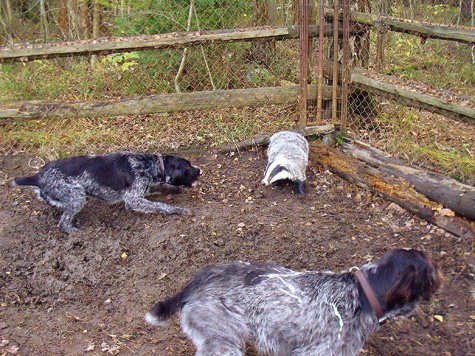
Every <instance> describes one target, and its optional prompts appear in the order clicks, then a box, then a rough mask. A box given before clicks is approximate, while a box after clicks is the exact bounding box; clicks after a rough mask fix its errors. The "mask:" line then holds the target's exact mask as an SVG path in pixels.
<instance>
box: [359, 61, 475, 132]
mask: <svg viewBox="0 0 475 356" xmlns="http://www.w3.org/2000/svg"><path fill="white" fill-rule="evenodd" d="M358 72H361V73H358ZM351 81H352V87H353V88H359V89H363V90H367V91H370V92H373V93H375V94H378V95H382V96H385V97H389V98H391V99H396V100H397V101H399V102H400V103H401V104H404V105H406V106H410V107H414V108H418V109H422V110H427V111H430V112H434V113H437V114H442V115H445V116H448V117H451V118H455V119H457V120H459V121H464V122H467V123H469V124H475V109H473V108H470V107H467V106H462V105H457V104H454V103H450V102H448V101H445V100H442V99H439V98H436V97H433V96H429V95H425V94H420V93H417V92H415V91H412V90H408V89H403V88H401V87H397V86H395V85H392V84H387V83H384V82H381V81H378V80H374V79H371V78H368V77H366V76H365V75H364V73H363V70H362V69H359V70H358V68H355V72H353V73H352V74H351Z"/></svg>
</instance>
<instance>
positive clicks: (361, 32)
mask: <svg viewBox="0 0 475 356" xmlns="http://www.w3.org/2000/svg"><path fill="white" fill-rule="evenodd" d="M300 3H301V1H299V0H254V1H253V0H240V1H229V0H175V1H151V0H134V1H131V0H120V1H119V0H117V1H114V0H38V1H37V0H35V1H33V0H5V1H2V3H1V5H0V20H1V21H0V45H1V46H17V47H20V48H22V47H25V48H26V47H31V46H34V45H40V44H43V43H49V45H48V46H51V47H54V46H56V45H58V44H59V43H62V42H68V41H75V42H74V43H85V44H89V45H91V44H94V43H96V42H101V41H107V40H104V38H108V39H109V40H108V41H110V42H111V43H114V42H115V41H120V40H114V39H117V38H122V37H127V38H132V39H134V40H137V41H140V40H141V39H143V40H144V41H145V40H149V39H150V38H151V37H150V36H164V37H163V38H165V37H166V38H173V37H176V38H180V36H182V34H183V33H190V34H193V33H204V32H206V31H214V32H213V33H216V34H219V35H222V36H225V35H226V34H229V33H231V32H232V33H233V34H234V35H237V34H239V33H240V32H245V31H246V30H247V29H250V28H253V29H255V28H256V27H257V28H259V29H260V30H261V31H265V30H267V29H275V28H284V27H287V26H294V27H297V28H298V20H299V6H300ZM309 5H310V8H311V9H310V10H311V11H310V25H314V26H318V25H319V23H318V20H319V18H320V13H319V9H320V4H319V2H312V1H310V4H309ZM323 5H324V9H325V16H324V21H325V24H326V25H328V26H330V28H331V27H332V26H333V20H332V15H331V10H332V9H333V7H334V2H333V1H325V3H324V4H323ZM342 6H343V1H340V5H339V8H340V9H341V8H342ZM350 10H351V11H352V17H351V19H352V21H351V24H350V37H349V58H348V60H346V61H345V60H344V59H343V55H342V48H343V43H342V36H340V38H339V41H338V50H337V51H335V48H334V47H335V44H334V39H333V37H332V35H331V34H330V35H326V36H325V37H324V42H323V58H324V61H325V63H324V65H323V73H324V82H323V84H324V85H327V86H328V87H330V86H331V85H332V84H333V75H332V68H331V66H332V64H331V63H332V62H331V61H332V60H333V58H334V57H335V55H336V56H337V57H338V61H339V70H340V77H339V79H338V81H339V85H340V84H341V83H340V81H341V73H342V72H341V70H342V69H345V68H346V67H349V68H350V69H351V73H352V78H351V79H352V80H353V79H355V77H353V76H354V75H361V76H364V77H366V78H371V79H372V80H375V81H378V82H382V83H386V84H388V85H393V86H397V87H398V88H404V89H405V90H408V91H411V92H416V93H419V94H425V95H430V96H433V97H436V98H440V99H443V100H445V101H449V102H451V103H454V104H457V105H461V106H464V107H468V108H472V109H473V108H475V100H474V97H475V89H474V88H475V64H474V57H473V56H474V53H473V51H474V49H473V44H472V43H468V42H466V41H465V42H463V41H452V40H443V39H439V38H428V37H427V36H426V35H425V34H424V33H422V34H421V33H415V32H414V33H412V34H408V32H410V31H401V30H400V29H398V28H396V29H395V27H391V26H392V24H391V23H390V21H397V22H398V23H408V24H421V25H427V24H430V25H434V26H444V28H445V29H451V28H457V29H464V30H467V31H474V24H473V0H457V1H454V0H451V1H448V0H442V1H432V2H429V3H427V2H420V1H417V0H404V1H403V0H398V1H389V0H381V1H373V2H370V1H363V0H361V1H357V2H355V1H353V2H351V4H350ZM358 14H362V15H358ZM363 15H364V16H363ZM365 16H366V17H365ZM340 29H341V25H340ZM414 34H416V35H414ZM254 35H255V34H254ZM429 37H430V36H429ZM157 38H158V37H157ZM160 38H162V37H160ZM310 42H311V50H310V57H309V58H310V61H309V63H310V64H309V69H310V71H309V73H310V76H309V84H317V82H318V64H319V62H320V58H321V57H320V53H319V49H320V45H319V40H318V38H317V37H311V41H310ZM71 43H72V42H71ZM299 75H300V74H299V40H298V35H297V36H293V37H292V36H288V37H286V38H285V39H283V38H280V39H278V40H276V39H275V38H274V39H272V38H271V37H269V38H261V39H259V37H255V38H247V39H246V40H232V41H231V40H229V41H207V42H206V43H203V44H202V45H196V46H192V47H187V48H183V47H180V46H179V45H176V43H174V44H171V45H170V46H168V47H161V48H160V49H147V50H135V51H134V50H127V51H124V52H123V53H122V52H121V53H112V54H99V55H90V56H82V57H76V56H73V55H67V56H65V57H63V58H53V59H43V60H35V61H30V62H27V63H26V62H25V63H14V64H2V65H1V71H0V105H1V106H3V107H4V108H5V109H9V108H13V107H16V106H18V105H23V103H24V102H29V103H31V102H38V101H46V102H51V103H59V102H65V103H74V102H81V103H85V104H87V103H96V104H98V103H104V102H108V103H110V102H113V103H123V104H124V106H125V107H127V105H129V106H130V111H129V112H127V111H123V112H122V114H121V115H115V114H114V111H113V110H111V111H110V113H107V112H106V113H105V114H103V115H102V117H101V118H90V119H87V118H81V117H80V116H78V117H77V118H74V119H51V120H28V121H17V120H15V121H13V120H4V121H2V122H1V125H2V131H1V133H0V134H1V136H2V137H1V138H2V142H3V144H2V150H3V151H4V152H18V151H21V150H36V151H38V152H42V155H43V156H44V157H45V158H46V159H53V158H58V157H61V156H66V155H70V154H77V153H92V152H94V153H100V152H106V151H112V150H116V149H128V148H130V149H136V150H151V151H162V152H184V151H187V150H188V151H190V150H191V151H192V152H199V151H200V150H202V149H207V148H209V147H214V146H216V145H219V144H222V143H225V142H233V141H239V140H243V139H246V138H249V137H252V136H254V135H257V134H263V133H271V132H275V131H278V130H281V129H289V128H294V127H296V126H297V125H298V119H299V112H298V105H297V103H296V102H295V100H294V99H292V98H291V97H290V95H289V97H288V100H280V101H279V103H278V104H277V105H276V104H273V103H272V102H270V101H269V102H268V103H266V102H265V101H264V102H262V101H261V102H260V104H259V105H257V106H252V105H249V106H247V105H246V104H245V103H241V105H239V108H238V107H234V108H232V107H231V108H226V107H224V105H222V104H220V105H218V104H216V105H215V107H212V108H208V109H200V108H201V106H200V102H198V101H196V102H193V101H191V102H190V101H188V102H187V105H186V110H175V109H174V110H170V111H169V112H155V113H151V112H147V111H145V109H144V110H142V111H141V108H140V107H138V106H140V105H145V104H141V103H143V101H140V100H139V99H146V98H148V97H153V96H157V95H163V94H171V93H182V94H184V95H185V94H187V93H190V94H191V93H196V92H202V91H204V92H214V91H216V90H220V89H222V90H227V91H229V90H241V89H253V90H255V89H258V88H275V87H282V86H289V87H295V86H297V85H298V83H299ZM350 82H351V81H350ZM356 84H358V83H357V82H355V81H354V80H353V83H352V84H350V88H349V94H348V117H347V122H346V129H347V131H346V135H347V136H349V137H350V138H354V139H358V140H363V141H365V142H367V143H370V144H371V145H373V146H376V147H378V148H381V149H383V150H385V151H387V152H390V153H392V154H394V155H398V156H402V157H403V158H405V159H406V160H408V161H409V163H413V164H419V165H422V166H426V167H429V168H433V169H436V170H439V171H442V172H443V173H449V174H450V175H452V176H454V177H456V178H458V179H460V180H462V181H464V182H468V183H470V184H473V183H474V182H475V177H474V176H475V173H474V171H475V167H474V157H473V152H474V151H475V146H474V145H475V144H474V140H473V137H475V132H474V129H473V125H470V124H466V123H464V122H461V121H454V120H452V119H453V118H456V119H459V116H458V115H455V114H454V115H453V117H452V116H451V114H450V112H448V111H444V112H443V113H440V112H433V111H427V110H420V109H419V108H417V107H416V108H414V107H411V106H407V101H401V100H399V99H397V98H396V97H395V96H387V95H382V93H381V92H380V91H379V92H378V91H373V90H370V88H369V87H367V86H364V85H356ZM256 95H257V94H256ZM263 95H264V96H265V95H268V94H263ZM339 99H341V97H340V98H339ZM131 100H132V101H131ZM133 100H136V101H133ZM137 100H139V101H137ZM183 100H185V99H183ZM191 100H195V99H193V98H192V99H191ZM215 100H216V101H219V100H221V102H225V101H226V100H227V99H226V98H224V99H223V97H222V96H221V97H220V96H218V97H216V99H215ZM137 102H138V103H139V104H137ZM134 103H135V104H134ZM412 104H413V103H412ZM98 105H99V104H98ZM101 105H102V104H101ZM147 105H151V104H150V103H147ZM170 105H178V106H179V105H180V101H175V102H173V103H170ZM194 106H196V108H197V109H200V110H190V108H191V109H194ZM230 106H232V105H230ZM184 108H185V106H184ZM317 108H318V104H317V102H316V101H315V100H310V101H309V112H308V120H309V122H316V121H317V123H327V122H335V120H334V111H336V114H337V115H336V116H337V117H338V118H340V116H341V114H342V112H341V101H340V102H339V103H338V106H336V109H335V107H332V102H331V100H328V97H326V98H325V99H324V100H323V104H322V108H321V110H322V113H321V115H317V112H316V110H317ZM142 112H144V113H142ZM336 123H338V122H336Z"/></svg>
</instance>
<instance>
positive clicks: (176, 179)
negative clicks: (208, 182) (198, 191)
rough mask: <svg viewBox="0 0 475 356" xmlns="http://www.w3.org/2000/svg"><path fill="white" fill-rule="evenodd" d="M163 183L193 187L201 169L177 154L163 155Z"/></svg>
mask: <svg viewBox="0 0 475 356" xmlns="http://www.w3.org/2000/svg"><path fill="white" fill-rule="evenodd" d="M162 157H163V165H164V168H165V183H167V184H170V185H175V186H184V187H188V188H191V187H194V186H195V185H196V183H197V182H198V179H199V177H200V175H201V169H200V168H198V167H196V166H192V165H191V163H190V161H188V160H187V159H184V158H182V157H179V156H170V155H165V156H162Z"/></svg>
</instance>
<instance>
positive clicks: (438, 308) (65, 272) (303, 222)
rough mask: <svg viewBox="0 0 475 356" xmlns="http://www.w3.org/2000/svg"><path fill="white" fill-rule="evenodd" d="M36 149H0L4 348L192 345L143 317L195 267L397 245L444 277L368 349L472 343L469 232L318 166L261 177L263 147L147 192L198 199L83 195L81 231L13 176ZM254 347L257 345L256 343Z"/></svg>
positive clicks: (334, 262) (457, 350)
mask: <svg viewBox="0 0 475 356" xmlns="http://www.w3.org/2000/svg"><path fill="white" fill-rule="evenodd" d="M30 158H31V157H28V156H9V157H0V162H1V172H0V183H1V185H0V190H1V196H2V199H1V201H0V269H1V278H0V288H1V294H0V302H1V306H0V342H1V344H0V353H1V355H10V354H17V355H91V356H93V355H173V356H177V355H192V354H193V353H194V347H193V345H192V344H191V343H190V342H189V341H188V340H187V339H186V338H185V337H184V335H183V334H182V333H181V331H180V329H179V319H178V318H174V319H172V320H171V323H170V325H169V326H168V327H162V328H157V327H152V326H148V325H146V324H145V323H144V320H143V316H144V313H145V312H146V311H147V310H148V309H149V308H150V306H151V305H152V303H153V302H154V301H156V300H157V299H160V298H164V297H166V296H168V295H170V294H172V293H174V292H176V291H177V290H179V289H180V288H181V287H183V286H184V284H185V283H186V281H187V280H188V279H189V278H190V277H191V276H192V275H193V274H194V273H195V272H196V271H197V270H198V269H200V268H202V267H203V266H205V265H208V264H218V263H226V262H232V261H261V262H265V261H272V262H275V263H277V264H279V265H283V266H285V267H289V268H292V269H296V270H304V269H320V270H336V271H338V270H343V269H348V268H349V267H351V266H358V265H362V264H364V263H366V262H368V261H371V260H373V259H375V258H378V257H380V256H381V255H383V254H384V253H385V252H386V251H388V250H390V249H393V248H396V247H411V248H421V249H424V250H426V251H427V252H428V253H429V254H430V255H431V256H432V257H433V259H434V260H435V261H437V263H438V264H439V265H440V267H441V269H442V271H443V273H444V276H445V281H444V286H443V289H442V290H441V291H440V292H439V293H438V294H437V295H436V298H434V299H433V300H432V301H431V302H430V303H428V304H425V305H423V306H422V308H421V309H420V311H419V312H418V313H417V314H415V315H414V316H412V317H410V318H406V319H397V320H395V321H392V322H391V323H388V324H386V325H384V326H383V327H382V329H381V330H380V332H378V333H377V334H375V335H373V336H372V337H370V339H369V340H368V342H367V343H366V344H365V346H364V349H363V351H362V355H418V356H421V355H447V356H448V355H454V356H455V355H457V356H461V355H474V354H475V351H474V350H475V348H474V337H475V333H474V322H475V310H474V293H475V287H474V283H473V280H474V273H475V272H474V265H475V261H474V254H473V247H474V243H473V241H467V240H461V239H459V238H457V237H455V236H453V235H451V234H449V233H446V232H445V231H443V230H441V229H439V228H437V227H435V226H432V225H430V224H428V223H427V222H426V221H424V220H422V219H420V218H418V217H417V216H414V215H411V214H410V213H408V212H406V211H405V210H403V209H401V208H399V207H398V206H397V205H395V204H390V203H389V202H387V201H385V200H383V199H382V198H381V197H379V196H375V195H372V194H371V193H368V192H366V191H364V190H362V189H360V188H358V187H355V186H354V185H352V184H351V183H348V182H346V181H345V180H343V179H342V178H340V177H338V176H336V175H334V174H332V173H330V172H328V171H325V170H324V169H322V168H321V167H309V168H308V171H307V173H308V185H307V194H306V195H305V196H304V197H298V196H296V195H295V194H294V192H293V191H292V187H291V186H283V187H279V188H269V187H264V186H262V185H261V183H260V181H261V179H262V173H263V170H264V168H265V166H266V157H265V151H264V150H263V149H258V150H254V151H245V152H240V153H235V154H219V153H218V154H216V153H212V152H210V153H207V154H204V155H201V156H191V157H187V158H191V160H192V161H193V162H195V163H197V164H198V165H199V166H200V167H201V168H202V169H203V170H204V175H203V177H202V180H201V184H200V185H199V186H197V187H196V188H194V189H191V190H182V191H181V193H179V194H176V193H171V192H160V193H158V194H155V195H153V196H150V197H149V198H150V199H152V200H159V201H163V202H167V203H170V204H175V205H179V206H182V207H188V208H190V209H192V210H193V212H194V213H193V215H192V216H191V217H181V216H162V215H148V214H142V213H138V212H133V211H126V210H125V208H124V205H123V204H118V205H115V206H111V205H107V204H104V203H101V202H98V201H90V202H88V204H87V205H86V207H85V208H84V209H83V211H82V212H81V213H79V215H78V216H77V218H76V221H75V226H76V227H78V228H80V231H79V232H76V233H73V234H71V235H66V234H64V233H61V232H60V231H58V228H57V223H58V219H59V217H60V212H59V211H58V210H56V209H54V208H52V207H50V206H47V205H46V204H44V203H42V202H40V201H38V200H37V199H36V195H35V194H34V192H32V191H31V190H28V189H23V190H19V189H16V188H12V187H11V186H10V181H11V179H12V178H13V177H15V176H19V175H23V174H27V173H31V172H33V170H32V169H31V168H30V167H29V166H28V164H29V161H30ZM249 354H252V355H254V354H255V352H254V351H253V350H252V349H250V351H249Z"/></svg>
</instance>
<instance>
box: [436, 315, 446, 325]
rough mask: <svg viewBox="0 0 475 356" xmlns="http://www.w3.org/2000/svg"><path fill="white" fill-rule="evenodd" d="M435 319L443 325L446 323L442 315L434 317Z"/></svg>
mask: <svg viewBox="0 0 475 356" xmlns="http://www.w3.org/2000/svg"><path fill="white" fill-rule="evenodd" d="M434 319H435V320H437V321H440V322H441V323H443V322H444V317H443V316H442V315H434Z"/></svg>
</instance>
